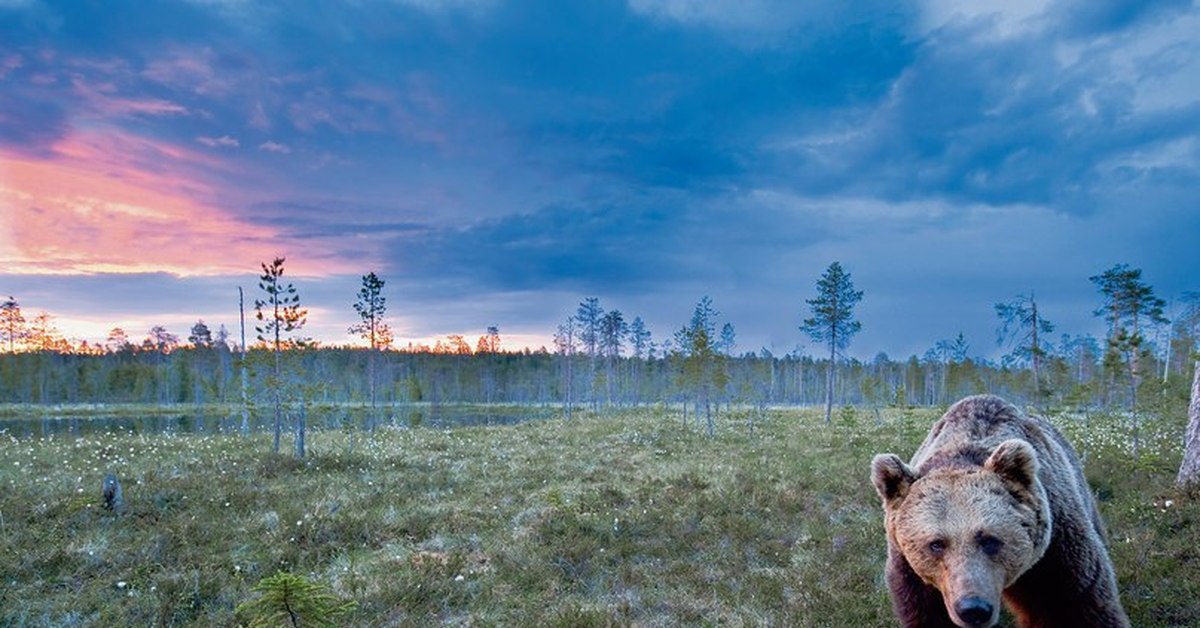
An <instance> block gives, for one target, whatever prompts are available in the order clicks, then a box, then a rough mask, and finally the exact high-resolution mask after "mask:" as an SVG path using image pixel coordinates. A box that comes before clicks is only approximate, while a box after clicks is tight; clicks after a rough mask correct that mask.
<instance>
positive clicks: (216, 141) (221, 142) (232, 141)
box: [196, 135, 242, 148]
mask: <svg viewBox="0 0 1200 628" xmlns="http://www.w3.org/2000/svg"><path fill="white" fill-rule="evenodd" d="M196 141H197V142H200V143H201V144H204V145H205V146H208V147H210V148H217V147H225V148H237V147H239V146H241V145H242V143H241V142H239V141H238V140H237V138H236V137H230V136H228V135H222V136H221V137H206V136H203V135H201V136H200V137H197V138H196Z"/></svg>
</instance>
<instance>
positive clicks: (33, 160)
mask: <svg viewBox="0 0 1200 628" xmlns="http://www.w3.org/2000/svg"><path fill="white" fill-rule="evenodd" d="M206 165H207V166H208V167H211V168H225V165H224V164H223V163H221V162H217V161H214V160H213V159H211V158H209V157H206V156H205V155H204V154H202V153H197V152H194V151H191V150H188V149H186V148H182V147H179V146H174V145H171V144H165V143H162V142H155V141H151V140H146V139H144V138H140V137H137V136H134V135H131V134H128V133H125V132H122V131H114V130H108V131H76V132H74V133H72V134H71V135H68V136H67V137H66V138H64V139H62V140H60V141H59V142H58V143H57V144H56V145H55V146H54V147H53V154H52V156H50V157H48V158H39V157H31V156H27V155H21V154H17V153H11V152H8V151H6V150H3V149H0V206H3V207H4V208H5V210H4V212H0V269H3V270H0V274H3V273H36V274H81V273H82V274H90V273H109V272H113V273H127V272H168V273H174V274H177V275H222V274H241V273H246V272H254V271H255V270H256V269H257V268H258V263H259V262H261V261H263V260H268V259H270V258H271V257H273V256H275V255H279V254H287V252H288V251H289V250H299V249H301V248H302V247H308V248H309V249H311V248H312V243H311V242H307V243H303V244H302V243H298V242H293V241H289V239H288V238H287V237H286V236H285V235H284V234H281V233H280V232H279V231H278V229H276V228H274V227H270V226H264V225H257V224H254V223H250V222H247V221H245V220H242V219H240V218H239V217H238V216H236V215H235V214H233V213H231V212H229V211H228V210H226V209H224V207H223V203H222V202H221V200H219V199H220V192H221V191H222V190H218V189H216V187H215V186H213V185H210V184H208V183H207V182H205V180H203V179H202V178H200V177H198V176H196V174H195V173H194V172H193V173H192V174H189V171H190V170H194V169H195V168H196V167H197V166H206ZM289 261H291V260H289ZM292 270H293V272H296V273H297V274H306V275H316V276H319V275H325V274H329V273H334V272H353V271H354V269H351V268H350V267H349V263H347V262H342V261H339V260H337V259H333V258H330V257H325V258H320V257H317V256H315V255H306V256H304V257H301V256H297V257H296V259H295V266H293V267H292Z"/></svg>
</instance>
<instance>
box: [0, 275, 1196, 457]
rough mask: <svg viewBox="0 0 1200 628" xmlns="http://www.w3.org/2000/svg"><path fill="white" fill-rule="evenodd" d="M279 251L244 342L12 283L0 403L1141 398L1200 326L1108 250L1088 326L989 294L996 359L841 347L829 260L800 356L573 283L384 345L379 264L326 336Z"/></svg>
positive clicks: (1189, 355) (688, 403)
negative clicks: (480, 319)
mask: <svg viewBox="0 0 1200 628" xmlns="http://www.w3.org/2000/svg"><path fill="white" fill-rule="evenodd" d="M284 263H285V260H284V259H283V258H279V259H275V260H272V262H270V263H265V264H263V265H262V270H263V274H262V275H261V276H260V281H259V286H258V288H259V296H258V298H256V299H254V321H255V324H254V330H253V331H254V334H253V342H252V343H250V344H247V341H246V338H245V331H244V329H243V330H242V331H241V338H240V342H239V341H238V340H236V339H234V338H232V334H231V332H230V331H229V330H227V329H225V328H224V326H222V327H220V328H219V329H217V330H215V331H214V330H212V329H210V328H209V327H208V325H207V324H205V323H204V321H202V320H201V321H197V322H196V324H195V325H193V326H192V328H191V330H190V333H189V335H188V336H187V338H186V339H185V340H181V339H180V338H179V337H177V336H175V335H174V334H171V333H170V332H168V331H167V330H166V329H165V328H163V327H161V326H155V327H153V328H152V329H150V330H149V331H148V332H147V334H146V336H145V338H144V339H142V340H141V341H134V340H133V339H132V338H131V337H130V336H129V334H127V333H126V332H125V331H124V330H122V329H120V328H114V329H113V330H112V332H111V333H110V334H109V336H108V339H107V342H105V343H103V344H94V345H89V344H88V343H86V342H84V343H72V342H68V341H67V340H65V339H63V337H62V335H61V334H60V333H59V332H58V331H57V330H56V329H55V328H54V325H53V320H52V318H51V317H50V316H49V315H47V314H45V313H41V314H38V315H37V316H34V317H31V318H30V319H29V320H27V319H26V317H25V315H24V313H23V312H22V310H21V307H20V305H19V304H18V302H17V300H16V299H15V298H13V297H9V298H8V299H7V300H6V301H4V302H3V303H2V304H0V348H2V349H3V354H0V400H3V401H7V402H14V403H46V404H51V403H157V404H175V403H201V404H206V403H219V404H232V405H240V406H243V407H248V408H250V409H251V410H248V411H254V412H264V413H268V412H269V414H270V415H273V416H274V417H275V419H276V426H277V432H278V430H279V429H280V426H281V425H282V423H283V421H284V418H285V414H291V415H292V416H296V415H297V414H298V413H299V412H300V411H297V410H296V407H297V406H299V407H300V408H301V410H303V408H304V407H306V406H305V405H304V404H308V403H358V404H363V405H366V406H367V407H370V408H379V407H381V406H394V405H398V404H404V403H412V402H427V403H457V402H471V403H473V402H479V403H520V404H531V403H533V404H555V405H557V406H561V407H562V408H563V412H564V414H566V415H567V416H571V414H572V413H573V412H574V411H575V410H576V409H577V408H580V407H586V408H589V409H591V410H594V411H597V410H602V409H604V408H610V407H619V406H629V405H638V404H646V403H674V404H683V406H684V407H685V409H688V410H687V411H690V412H692V413H694V414H693V416H694V417H695V419H696V420H697V421H700V422H702V423H703V424H704V425H706V426H707V428H708V429H711V428H712V425H713V417H714V414H715V413H717V412H719V411H720V409H721V408H722V407H728V406H730V405H758V406H766V405H774V404H813V405H816V404H823V405H824V406H825V416H826V420H827V421H828V420H831V419H832V408H833V406H835V405H853V406H859V407H865V408H868V409H873V410H874V411H876V412H877V411H878V409H879V408H881V407H885V406H906V405H944V404H947V403H950V402H952V401H953V400H955V399H957V398H958V397H961V396H963V395H965V394H971V393H976V392H985V391H986V392H993V393H997V394H1001V395H1005V396H1008V397H1011V398H1014V399H1017V400H1020V401H1024V402H1027V403H1030V404H1034V405H1038V406H1066V407H1074V408H1081V409H1087V408H1123V409H1131V410H1137V409H1138V408H1140V407H1152V406H1155V405H1158V404H1163V403H1176V402H1178V401H1179V400H1180V399H1184V400H1185V401H1186V391H1187V387H1188V382H1189V381H1190V367H1191V361H1192V360H1193V359H1194V358H1195V356H1196V352H1197V345H1198V337H1200V335H1198V328H1200V295H1197V294H1196V293H1187V294H1185V295H1183V297H1182V298H1181V299H1179V301H1178V302H1177V303H1176V304H1175V307H1174V308H1172V309H1173V313H1174V316H1173V317H1172V318H1170V319H1168V316H1167V314H1168V312H1167V304H1166V303H1165V301H1164V300H1163V299H1161V298H1159V297H1157V296H1156V295H1155V294H1154V291H1153V289H1152V287H1151V286H1150V285H1149V284H1147V283H1146V282H1145V281H1144V280H1143V279H1142V277H1141V271H1140V270H1139V269H1136V268H1131V267H1129V266H1128V265H1125V264H1119V265H1116V266H1113V267H1112V268H1110V269H1108V270H1105V271H1103V272H1101V273H1098V274H1097V275H1094V276H1092V277H1090V278H1089V279H1090V281H1091V283H1092V284H1093V285H1094V286H1095V287H1096V290H1097V295H1098V298H1097V307H1096V309H1095V311H1094V314H1095V315H1096V316H1097V317H1098V318H1100V319H1101V320H1103V321H1104V323H1105V335H1104V337H1102V338H1096V337H1093V336H1091V335H1087V334H1080V335H1072V334H1059V335H1057V336H1055V331H1056V326H1055V324H1054V323H1053V321H1050V320H1048V319H1047V318H1046V316H1045V314H1044V313H1043V310H1042V309H1041V308H1039V302H1038V300H1037V297H1036V295H1035V294H1034V293H1032V292H1030V293H1027V294H1021V295H1015V296H1014V297H1012V298H1011V299H1008V300H1004V301H1001V302H999V303H997V304H996V307H995V310H996V315H997V318H996V331H997V343H998V345H999V346H1001V347H1003V348H1004V349H1005V351H1006V353H1004V355H1003V357H1002V358H1000V359H999V360H988V359H983V358H979V357H971V356H970V347H969V346H968V344H967V343H966V341H965V339H964V338H963V336H962V334H961V333H960V334H958V335H957V336H955V337H951V338H947V339H943V340H938V341H936V342H935V343H933V345H932V346H931V347H930V348H929V349H928V350H927V351H925V352H924V353H923V354H922V355H912V356H909V357H907V358H903V359H894V358H892V357H890V356H888V355H886V354H884V353H879V354H877V355H876V356H875V357H874V358H872V359H870V360H860V359H856V358H854V357H851V356H848V355H847V354H846V350H847V348H848V347H849V345H850V343H851V341H852V339H853V337H854V335H855V334H856V333H857V332H858V331H859V330H860V329H861V326H862V324H861V322H860V321H858V320H857V319H856V317H855V315H854V308H855V306H856V305H857V304H858V303H859V302H860V300H861V299H863V298H864V295H863V293H862V291H859V290H856V289H855V288H854V285H853V281H852V279H851V276H850V273H848V272H846V270H845V269H844V268H843V267H842V266H841V265H840V264H839V263H836V262H835V263H833V264H831V265H830V266H829V267H828V268H827V269H826V271H825V272H824V274H823V275H822V276H821V277H820V279H819V280H818V282H817V284H816V289H815V291H814V296H813V297H812V298H810V299H807V300H806V305H807V306H808V308H807V309H808V311H807V312H805V313H802V314H801V315H799V316H798V317H797V318H798V319H799V320H798V326H797V327H798V331H800V332H802V333H804V334H806V335H807V336H808V337H809V338H810V339H811V340H812V341H813V342H814V343H816V344H817V345H818V346H820V347H822V348H823V349H821V350H820V351H819V352H815V353H814V354H812V355H810V354H808V353H805V352H802V351H800V350H795V351H791V352H788V353H785V354H775V353H773V352H771V351H769V350H767V349H765V348H764V349H761V350H759V351H739V350H738V346H737V341H736V331H735V328H734V326H733V324H732V323H731V322H729V321H725V320H723V319H722V318H721V314H720V312H719V311H718V309H717V306H716V304H715V303H714V302H713V301H712V299H710V298H709V297H702V298H701V299H700V300H699V301H698V302H697V304H696V306H695V308H694V310H693V313H692V316H691V317H690V319H689V320H687V321H685V322H684V323H683V324H682V325H681V326H680V327H679V328H678V329H676V330H675V331H674V332H673V333H672V334H671V335H670V336H669V337H665V338H661V339H659V338H655V337H654V335H653V334H652V333H651V332H650V330H649V329H647V327H646V325H645V323H644V321H643V320H642V319H641V317H639V316H633V317H632V318H630V317H628V316H627V315H626V314H625V313H623V312H621V311H620V310H617V309H606V308H605V307H603V305H602V303H601V301H600V299H599V298H598V297H587V298H584V299H583V300H582V301H581V302H580V303H579V305H578V307H577V309H576V310H575V311H574V312H573V313H571V314H570V315H569V316H568V317H567V318H566V320H565V321H564V322H563V323H562V324H560V325H558V327H557V329H556V330H555V333H554V344H553V347H552V348H550V349H546V348H541V349H537V350H531V349H523V350H520V351H515V350H514V351H508V350H504V349H503V348H502V346H501V337H500V330H499V327H498V326H492V327H489V328H488V329H487V330H486V332H485V333H484V334H482V335H481V336H480V338H479V340H478V342H477V343H475V346H474V348H472V346H471V344H470V343H468V342H467V340H466V339H465V338H464V337H462V336H451V337H448V338H447V339H446V340H444V341H443V340H439V341H437V342H436V343H435V344H434V346H417V347H414V346H411V345H410V346H408V347H403V348H397V347H395V346H394V336H393V333H392V331H391V328H390V326H389V325H388V323H387V304H386V298H385V297H384V289H385V285H386V284H385V281H384V280H383V279H381V278H380V277H379V276H377V275H376V274H375V273H369V274H368V275H366V276H364V277H363V278H362V279H363V282H362V288H361V290H360V291H359V292H358V294H357V295H356V300H355V301H354V302H353V304H352V305H353V308H354V310H355V312H356V314H357V315H358V318H359V322H358V323H357V324H355V325H354V326H352V327H351V328H350V329H349V331H350V333H353V334H355V335H357V336H358V337H360V338H362V340H363V343H364V346H358V347H345V346H342V347H337V346H326V347H322V346H320V345H319V344H317V343H315V342H313V341H312V340H311V339H308V338H305V337H303V336H302V332H303V327H304V324H305V322H306V315H307V313H306V311H305V310H304V308H302V307H301V306H300V296H299V293H298V291H297V289H296V288H295V286H293V285H292V284H290V283H288V282H286V281H285V280H284ZM380 411H381V412H382V411H383V410H380ZM1135 416H1136V412H1135ZM276 446H277V447H278V444H277V445H276Z"/></svg>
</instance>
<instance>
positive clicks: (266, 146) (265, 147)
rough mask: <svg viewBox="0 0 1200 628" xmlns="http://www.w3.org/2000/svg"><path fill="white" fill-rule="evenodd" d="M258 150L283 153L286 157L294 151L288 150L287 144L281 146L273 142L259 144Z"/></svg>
mask: <svg viewBox="0 0 1200 628" xmlns="http://www.w3.org/2000/svg"><path fill="white" fill-rule="evenodd" d="M258 150H262V151H266V152H268V153H281V154H284V155H286V154H288V153H290V152H292V149H291V148H288V146H287V144H280V143H279V142H271V141H268V142H263V143H262V144H259V145H258Z"/></svg>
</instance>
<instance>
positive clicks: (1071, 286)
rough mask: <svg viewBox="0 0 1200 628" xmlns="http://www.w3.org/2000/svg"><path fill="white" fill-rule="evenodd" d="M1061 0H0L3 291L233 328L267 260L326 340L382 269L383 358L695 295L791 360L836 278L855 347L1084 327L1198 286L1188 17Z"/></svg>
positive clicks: (71, 315) (88, 317)
mask: <svg viewBox="0 0 1200 628" xmlns="http://www.w3.org/2000/svg"><path fill="white" fill-rule="evenodd" d="M976 5H978V6H976ZM1105 6H1107V5H1105ZM1073 7H1075V5H1073V4H1072V3H1071V2H1067V1H1066V0H1061V1H1050V2H1033V3H1026V2H1022V3H1017V5H1014V6H1013V7H1008V6H984V4H982V3H970V4H969V5H963V4H962V3H948V2H941V1H929V2H918V3H915V4H912V5H905V7H902V8H897V7H896V6H893V5H891V4H885V3H875V2H867V3H865V4H864V3H854V4H838V3H834V4H826V5H820V6H818V5H815V4H812V3H789V2H772V1H765V2H749V3H724V2H712V3H699V4H696V3H687V2H684V3H680V2H673V1H671V2H664V1H657V0H637V1H629V2H620V1H614V2H596V3H592V2H578V3H576V2H507V1H496V2H452V1H446V2H441V1H431V2H397V3H368V4H366V5H362V6H358V5H356V6H345V7H339V8H338V10H336V11H335V10H330V11H320V10H316V9H313V8H308V9H305V8H296V9H295V10H289V11H279V10H276V9H274V8H272V7H270V6H268V5H262V4H259V3H240V2H201V3H197V2H164V3H153V4H152V5H144V4H140V3H124V2H116V3H102V4H91V3H74V2H63V3H22V2H16V3H0V27H2V28H3V32H4V33H5V37H4V38H2V39H0V89H2V90H3V94H4V97H3V99H0V209H2V211H0V295H4V296H7V295H10V294H11V295H12V296H13V297H14V298H16V299H17V300H18V301H19V302H20V303H21V304H22V306H23V307H25V308H26V309H28V310H29V311H42V310H45V311H47V312H49V313H51V314H52V315H53V316H54V317H55V319H56V321H57V323H58V325H59V326H60V328H61V329H62V330H63V331H64V333H65V334H67V335H68V336H73V337H79V338H88V339H91V340H96V339H98V338H99V337H100V336H102V335H103V334H102V333H101V332H103V330H104V329H106V328H111V327H113V326H125V327H129V328H130V331H131V334H144V333H145V331H146V329H143V328H148V326H150V325H155V324H164V325H168V326H169V327H170V328H171V329H172V331H173V332H175V333H177V334H180V335H186V333H187V327H188V326H189V322H188V321H192V322H194V321H195V320H197V319H200V318H204V319H205V320H206V321H208V322H209V323H211V324H213V326H214V327H215V326H217V325H225V326H226V327H227V328H228V329H230V330H233V329H235V328H236V327H237V324H238V318H237V308H238V304H237V289H238V288H239V287H241V288H242V289H243V291H244V294H245V305H246V307H247V308H251V309H252V308H253V303H254V300H255V298H257V297H258V296H259V294H258V287H257V282H258V279H257V277H258V275H259V273H260V272H261V271H260V264H261V263H263V262H267V261H269V260H271V259H272V258H274V257H276V256H284V257H286V258H287V266H286V267H287V275H286V277H287V278H288V279H289V280H291V281H294V282H295V284H296V286H297V289H298V291H299V294H300V295H301V298H302V299H303V301H304V303H305V304H307V305H308V306H311V307H312V308H313V315H312V316H311V317H310V322H309V327H308V333H309V334H310V335H312V336H313V337H315V338H318V339H319V340H322V341H324V342H328V343H346V342H355V339H354V338H352V337H351V336H350V335H349V334H348V333H347V332H346V329H347V328H348V326H349V325H351V324H352V323H353V322H354V312H353V311H352V310H351V308H350V303H351V301H352V300H353V296H354V293H355V290H356V289H357V284H358V281H359V277H361V276H362V275H363V274H365V273H367V272H377V273H378V274H379V276H381V277H383V278H384V279H385V280H386V281H387V293H388V296H389V298H390V299H391V302H392V303H393V307H394V310H393V311H392V312H391V314H392V315H393V317H394V319H393V320H394V322H395V323H396V333H397V344H404V343H407V342H410V341H412V342H417V343H425V344H431V343H435V342H436V341H437V339H438V338H445V337H446V336H447V335H450V334H462V335H464V336H466V337H467V338H471V343H472V344H473V343H474V338H476V337H478V335H479V334H481V333H483V330H484V329H486V327H487V326H489V325H498V326H499V327H500V328H501V330H502V334H503V336H504V337H505V341H504V346H506V347H509V348H514V349H515V348H521V347H523V346H529V347H532V348H537V347H539V346H542V345H547V344H548V343H549V338H550V336H551V335H552V334H553V331H554V329H555V327H556V326H557V325H558V324H559V323H561V322H562V321H563V320H565V318H566V317H567V316H568V315H570V314H571V313H572V312H573V311H574V309H575V307H576V306H577V305H578V303H579V301H580V300H581V299H583V298H585V297H588V296H597V297H600V298H601V299H602V300H603V301H604V302H605V305H606V306H607V307H612V308H618V309H621V310H623V311H624V312H626V314H627V315H628V317H629V318H632V317H633V316H641V317H643V318H644V319H645V321H646V322H647V324H648V325H649V327H650V328H651V329H652V330H654V332H655V334H656V337H658V338H659V339H666V338H668V337H670V335H671V333H672V332H673V330H674V329H676V328H678V326H679V325H681V324H682V323H683V322H684V321H685V320H686V318H687V316H688V315H689V312H690V309H691V307H692V305H693V304H694V303H695V302H696V301H697V300H698V299H699V298H700V297H701V296H704V295H709V296H711V297H712V298H713V301H714V303H715V304H716V307H717V308H718V309H720V310H721V311H722V313H723V314H724V315H725V316H726V317H728V318H729V319H730V320H731V321H733V322H734V324H735V325H736V326H737V327H738V330H739V341H738V345H739V350H744V351H757V350H759V349H762V348H768V349H770V350H772V351H774V352H777V353H786V352H789V351H793V350H797V349H800V350H804V339H803V336H802V335H801V334H800V333H799V331H798V325H799V324H800V317H801V316H802V309H803V295H804V294H805V293H806V291H807V290H808V289H809V287H810V286H811V285H812V283H813V282H814V281H815V280H816V277H817V276H818V273H819V272H820V271H821V269H823V268H824V267H825V266H827V265H828V264H829V263H830V262H831V261H833V260H839V261H841V262H842V263H843V264H844V265H845V266H846V267H847V268H848V269H849V271H850V272H852V273H853V274H854V277H855V279H856V281H857V282H858V283H859V285H860V286H861V287H862V288H863V289H864V290H865V292H866V294H867V297H866V298H865V300H864V301H863V304H862V307H863V322H864V329H863V335H862V337H861V341H860V343H859V347H860V348H859V349H858V350H861V351H863V352H864V355H863V356H861V357H870V356H871V355H873V354H874V353H875V352H877V351H887V352H892V353H894V354H897V355H900V354H909V353H921V352H923V351H925V350H926V349H927V348H928V347H929V346H930V345H931V344H932V343H934V342H936V341H937V340H939V339H942V338H945V337H949V336H952V335H954V334H957V333H958V332H960V331H962V332H963V333H964V334H965V335H966V337H967V338H968V339H969V340H970V341H971V342H972V344H973V346H975V347H976V350H978V351H979V352H980V353H981V354H984V355H988V354H991V353H994V352H995V342H994V340H995V338H994V335H995V330H994V326H995V321H994V314H993V312H992V309H991V308H992V306H993V304H994V303H995V302H996V301H998V300H1002V299H1005V298H1009V297H1011V296H1012V295H1014V294H1017V293H1023V292H1028V291H1030V290H1034V291H1037V292H1038V293H1039V294H1044V295H1046V303H1045V306H1046V307H1047V308H1048V309H1049V310H1050V311H1051V312H1052V314H1053V317H1054V318H1055V319H1056V320H1058V321H1059V322H1060V326H1061V328H1062V329H1063V330H1064V331H1070V332H1072V333H1087V332H1093V331H1095V330H1096V329H1098V328H1099V326H1100V325H1101V322H1100V321H1098V320H1097V319H1095V318H1094V317H1092V316H1091V311H1092V310H1093V309H1094V307H1095V304H1094V301H1095V299H1096V296H1095V292H1094V287H1093V286H1091V285H1090V284H1089V283H1088V281H1087V277H1088V276H1090V275H1092V274H1094V273H1096V272H1099V271H1100V270H1101V269H1103V268H1107V267H1109V266H1111V265H1112V264H1114V263H1129V264H1132V265H1133V266H1135V267H1138V268H1143V269H1144V270H1145V273H1146V277H1147V278H1148V279H1149V280H1150V281H1151V282H1152V283H1154V284H1155V285H1156V286H1157V287H1158V289H1159V291H1160V293H1162V294H1163V295H1165V296H1167V297H1173V296H1175V295H1180V294H1182V293H1183V292H1184V291H1187V290H1195V289H1196V288H1197V286H1196V285H1195V273H1194V271H1193V270H1192V269H1195V268H1197V267H1200V247H1197V246H1196V235H1195V234H1196V233H1200V212H1198V211H1197V210H1196V207H1197V205H1196V200H1197V193H1196V190H1197V189H1198V188H1200V186H1198V185H1197V184H1198V183H1200V153H1198V152H1197V147H1198V145H1197V143H1196V141H1195V138H1196V137H1197V135H1198V134H1200V92H1198V91H1197V90H1196V88H1195V86H1196V85H1200V49H1197V47H1196V46H1195V45H1194V39H1195V36H1194V33H1195V32H1198V31H1200V9H1197V7H1196V5H1195V3H1178V2H1147V3H1137V5H1136V7H1133V6H1132V5H1131V7H1130V8H1128V10H1124V9H1122V10H1119V11H1118V10H1115V9H1114V10H1112V11H1108V10H1107V9H1104V10H1102V9H1099V8H1098V9H1096V10H1095V11H1082V10H1076V9H1077V7H1075V8H1073ZM418 339H419V340H418Z"/></svg>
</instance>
